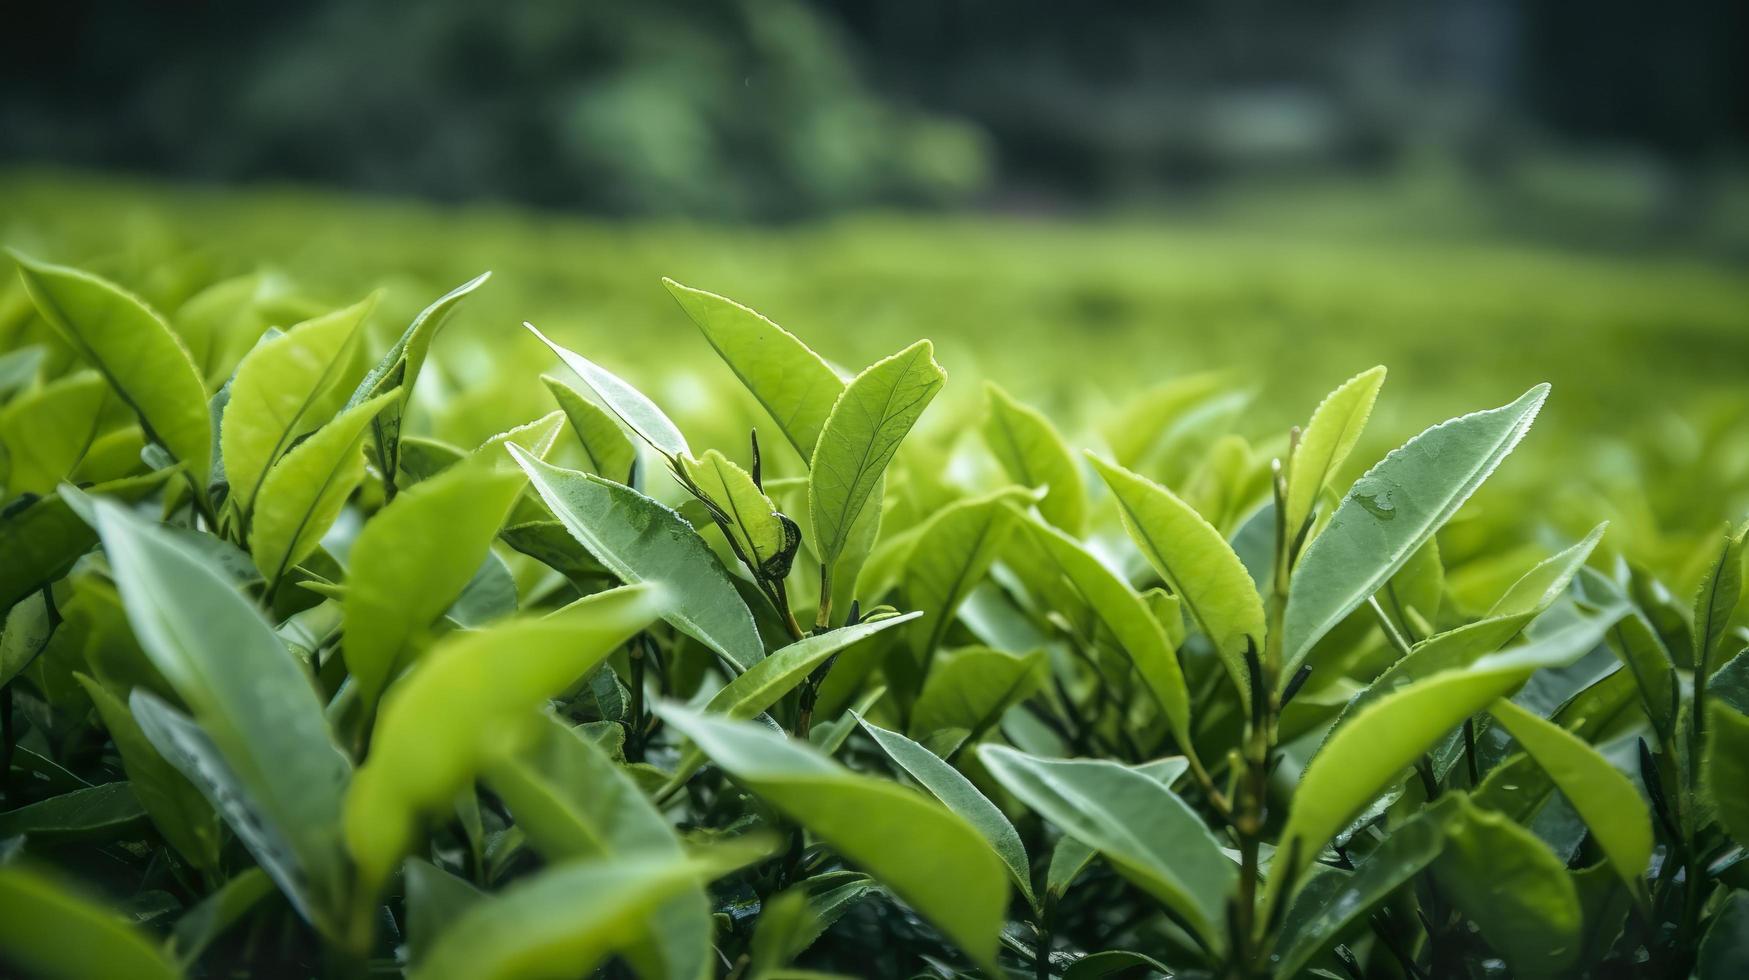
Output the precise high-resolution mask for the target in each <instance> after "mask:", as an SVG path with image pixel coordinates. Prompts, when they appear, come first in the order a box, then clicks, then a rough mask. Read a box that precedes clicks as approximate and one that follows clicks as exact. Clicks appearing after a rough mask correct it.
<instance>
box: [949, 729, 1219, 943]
mask: <svg viewBox="0 0 1749 980" xmlns="http://www.w3.org/2000/svg"><path fill="white" fill-rule="evenodd" d="M978 758H979V759H980V760H982V761H983V763H984V765H985V766H986V767H987V768H988V769H989V770H990V774H991V775H992V776H994V777H995V778H996V781H997V782H999V783H1001V784H1002V786H1003V788H1004V789H1006V790H1008V791H1009V792H1010V793H1013V794H1014V795H1015V796H1017V797H1019V798H1020V800H1021V802H1023V803H1025V804H1026V805H1027V806H1029V807H1031V808H1032V809H1034V810H1036V811H1038V813H1039V815H1040V816H1042V817H1044V818H1045V819H1047V820H1049V821H1050V822H1052V823H1054V824H1056V825H1057V826H1058V827H1060V828H1062V830H1063V833H1065V834H1068V835H1069V836H1071V837H1074V838H1075V839H1077V840H1079V841H1081V842H1082V843H1083V844H1086V845H1087V846H1089V847H1091V848H1093V849H1095V850H1097V851H1098V852H1099V853H1100V854H1102V855H1104V856H1105V859H1106V860H1108V861H1110V862H1111V863H1112V866H1113V867H1115V868H1117V869H1118V871H1120V872H1122V874H1123V876H1124V877H1126V878H1128V879H1129V880H1130V881H1131V882H1133V883H1135V885H1136V887H1138V888H1141V889H1142V890H1143V891H1146V892H1147V893H1148V894H1150V895H1152V896H1154V897H1155V898H1156V899H1158V900H1159V901H1160V902H1161V903H1162V904H1164V905H1165V906H1166V907H1167V908H1169V909H1171V910H1172V911H1173V913H1175V916H1176V917H1177V918H1178V919H1179V920H1181V921H1182V922H1183V923H1184V924H1185V925H1186V926H1187V927H1188V928H1189V929H1191V930H1192V931H1194V932H1195V933H1197V935H1199V936H1201V937H1202V940H1203V941H1204V942H1205V943H1206V944H1207V945H1208V946H1209V947H1210V948H1211V949H1217V950H1218V949H1222V948H1224V947H1225V945H1226V936H1225V934H1224V932H1223V930H1222V927H1221V923H1222V921H1223V915H1224V913H1223V911H1222V905H1223V903H1224V902H1225V901H1226V896H1227V894H1228V892H1229V891H1230V890H1231V889H1232V887H1233V885H1234V883H1235V882H1236V881H1237V880H1238V868H1237V867H1235V866H1234V864H1233V862H1232V861H1230V860H1228V859H1227V856H1226V855H1224V854H1222V853H1221V846H1220V842H1219V841H1217V840H1216V839H1215V837H1214V835H1213V834H1211V833H1210V832H1209V829H1208V827H1206V826H1205V825H1204V824H1203V822H1202V819H1201V818H1200V817H1198V816H1197V815H1196V812H1195V811H1193V810H1192V809H1190V807H1189V806H1187V805H1186V804H1185V803H1184V801H1183V800H1181V799H1179V798H1178V796H1177V795H1176V794H1174V793H1173V792H1172V791H1171V790H1170V789H1168V788H1166V787H1165V786H1164V785H1162V784H1161V783H1159V782H1158V781H1156V780H1154V779H1150V778H1148V777H1147V776H1146V775H1144V774H1142V773H1140V772H1138V771H1136V770H1134V769H1130V768H1127V767H1125V766H1120V765H1118V764H1116V763H1114V762H1108V761H1105V760H1103V759H1042V758H1039V757H1037V756H1029V755H1027V754H1025V753H1023V752H1017V751H1015V750H1014V749H1011V748H1008V747H1006V746H1001V745H985V746H981V747H980V748H979V749H978Z"/></svg>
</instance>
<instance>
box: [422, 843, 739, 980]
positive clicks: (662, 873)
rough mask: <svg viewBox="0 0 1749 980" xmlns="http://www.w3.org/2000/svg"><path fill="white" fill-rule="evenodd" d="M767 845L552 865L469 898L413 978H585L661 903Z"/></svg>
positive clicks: (629, 938) (736, 865)
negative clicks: (491, 892)
mask: <svg viewBox="0 0 1749 980" xmlns="http://www.w3.org/2000/svg"><path fill="white" fill-rule="evenodd" d="M767 850H768V849H767V848H753V847H749V846H748V845H747V844H745V843H743V842H735V843H733V844H718V845H715V846H713V847H711V848H709V849H707V850H704V851H701V852H696V853H694V854H691V855H686V856H680V855H669V854H647V853H646V854H628V855H622V856H617V857H613V858H609V859H606V860H599V861H593V860H591V861H570V862H566V863H564V864H560V865H557V866H554V867H551V868H548V869H547V870H545V871H542V872H540V873H538V874H535V875H532V876H530V877H528V878H525V879H523V880H522V881H519V882H517V883H516V884H514V885H511V886H510V887H509V888H506V889H505V890H504V891H503V892H501V893H500V894H498V895H495V896H492V897H489V898H485V899H482V900H480V901H479V902H477V903H475V904H473V905H471V906H469V907H468V908H467V909H466V910H465V911H463V912H462V913H461V915H459V916H458V917H457V918H456V919H455V921H454V922H453V923H451V925H450V927H449V929H448V930H447V931H446V932H445V933H444V934H443V937H442V938H441V939H439V940H438V942H437V944H436V946H435V948H433V949H432V950H431V951H430V953H429V954H427V955H426V956H425V957H424V958H423V959H422V960H421V961H420V963H419V964H418V965H417V966H415V967H414V968H413V970H412V971H410V972H409V973H408V977H409V978H410V980H450V978H455V980H508V978H512V977H577V976H587V975H588V974H589V973H590V972H591V971H593V970H594V969H595V967H596V966H597V965H599V964H600V963H601V961H602V960H604V959H606V958H607V957H608V955H609V954H611V953H613V952H615V951H617V950H620V949H623V948H625V946H626V945H627V944H628V942H630V941H632V940H633V939H635V937H636V936H637V935H638V934H639V932H640V923H642V922H643V920H644V919H645V918H647V917H648V916H649V915H650V913H651V912H652V911H653V910H654V909H656V908H657V907H658V906H660V905H661V904H662V903H664V902H666V901H667V900H668V899H670V898H672V897H673V896H674V895H676V894H679V893H681V892H683V891H685V890H687V889H690V888H697V887H698V886H699V884H701V883H702V882H705V881H708V880H710V879H712V878H716V877H720V876H722V875H725V874H728V873H729V872H731V871H734V870H736V869H738V868H740V867H742V866H743V865H746V864H750V863H752V862H753V861H756V860H759V859H760V858H762V857H764V856H765V854H766V852H767Z"/></svg>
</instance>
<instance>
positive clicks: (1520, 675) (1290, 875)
mask: <svg viewBox="0 0 1749 980" xmlns="http://www.w3.org/2000/svg"><path fill="white" fill-rule="evenodd" d="M1594 630H1601V627H1599V626H1597V625H1596V624H1595V623H1590V622H1583V623H1580V624H1577V625H1575V626H1574V627H1571V628H1569V629H1564V630H1561V631H1559V632H1557V633H1554V634H1551V635H1550V636H1548V637H1545V638H1543V639H1539V640H1538V641H1536V642H1534V643H1531V644H1529V645H1527V646H1523V647H1519V648H1516V649H1513V650H1507V651H1505V652H1503V653H1497V654H1493V655H1491V656H1487V657H1482V658H1480V659H1478V660H1476V661H1474V662H1473V663H1471V664H1469V665H1468V666H1466V667H1460V668H1457V669H1451V670H1445V671H1441V672H1439V673H1436V674H1433V675H1432V676H1430V677H1426V678H1424V679H1422V680H1419V681H1417V682H1415V683H1412V684H1409V685H1408V686H1406V687H1402V688H1398V689H1396V690H1392V691H1391V692H1390V693H1388V694H1385V695H1384V696H1382V697H1379V698H1378V699H1376V700H1374V701H1372V702H1371V703H1369V704H1367V705H1366V706H1364V707H1362V708H1360V709H1359V710H1357V711H1354V712H1353V713H1351V714H1350V715H1349V716H1348V717H1347V718H1345V719H1344V720H1343V721H1342V722H1341V724H1339V725H1338V726H1337V727H1336V729H1335V730H1334V731H1332V732H1331V733H1330V736H1329V737H1328V738H1327V739H1325V741H1324V744H1323V746H1322V747H1320V748H1319V749H1318V753H1317V754H1316V755H1314V756H1312V760H1311V762H1310V763H1308V764H1307V765H1306V769H1305V772H1304V773H1303V774H1301V776H1300V782H1299V786H1298V787H1297V788H1295V790H1294V796H1293V807H1292V809H1291V810H1290V811H1289V812H1288V819H1287V825H1286V827H1284V828H1283V829H1282V833H1281V839H1280V843H1279V844H1278V845H1277V847H1276V852H1277V854H1278V857H1277V858H1276V860H1275V865H1274V869H1275V873H1274V874H1273V875H1272V876H1271V877H1270V880H1269V889H1270V895H1271V901H1272V902H1274V901H1280V900H1282V899H1283V898H1285V897H1286V896H1284V895H1281V894H1279V893H1280V892H1281V890H1282V888H1283V886H1284V884H1285V883H1286V882H1287V881H1289V880H1293V879H1296V878H1298V876H1299V874H1300V872H1302V871H1304V870H1305V868H1306V867H1307V865H1310V864H1311V863H1312V862H1313V861H1314V860H1316V859H1317V857H1318V855H1319V853H1320V852H1321V851H1322V850H1323V848H1324V845H1325V844H1326V843H1327V842H1329V840H1330V839H1331V838H1332V837H1334V836H1336V832H1337V831H1339V830H1341V829H1342V828H1344V827H1346V826H1348V823H1349V822H1350V821H1351V820H1353V819H1354V818H1355V817H1356V816H1358V815H1359V814H1360V813H1361V811H1362V810H1364V809H1366V807H1367V805H1368V804H1370V803H1372V801H1373V799H1374V798H1375V797H1377V796H1378V794H1379V793H1380V792H1381V791H1383V790H1384V789H1385V788H1386V787H1387V786H1389V785H1390V784H1391V782H1392V781H1393V780H1394V779H1395V778H1396V777H1397V775H1398V774H1399V773H1401V772H1402V771H1403V770H1404V769H1405V768H1407V767H1408V766H1409V765H1410V764H1411V763H1413V762H1414V761H1415V760H1416V759H1418V758H1420V757H1421V755H1422V753H1424V752H1426V751H1427V750H1428V749H1429V748H1432V747H1433V745H1434V744H1435V743H1436V742H1438V741H1439V740H1440V739H1441V738H1443V737H1445V735H1446V734H1447V733H1448V732H1450V731H1451V730H1452V729H1454V728H1456V727H1457V726H1458V725H1461V724H1463V722H1464V719H1466V718H1468V717H1470V716H1471V715H1473V714H1475V713H1477V712H1478V711H1481V710H1482V709H1483V708H1485V707H1487V706H1488V705H1489V704H1491V703H1493V701H1494V699H1496V698H1500V697H1505V696H1506V695H1508V694H1510V693H1511V692H1513V691H1515V690H1517V689H1518V687H1519V686H1520V685H1522V684H1523V683H1524V682H1525V681H1527V680H1529V679H1530V676H1531V674H1533V673H1535V672H1536V670H1537V669H1538V668H1541V667H1557V666H1563V665H1565V664H1569V663H1572V662H1573V661H1575V660H1577V659H1579V658H1580V657H1582V656H1584V655H1585V654H1586V653H1588V652H1590V650H1591V648H1592V646H1594V645H1595V643H1596V640H1593V641H1592V643H1591V644H1590V645H1581V644H1579V643H1577V642H1575V636H1576V635H1591V636H1596V635H1599V634H1598V633H1595V632H1591V631H1594Z"/></svg>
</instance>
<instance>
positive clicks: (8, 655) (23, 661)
mask: <svg viewBox="0 0 1749 980" xmlns="http://www.w3.org/2000/svg"><path fill="white" fill-rule="evenodd" d="M54 633H55V623H54V620H53V619H51V618H50V616H49V604H48V600H47V598H46V597H44V595H43V594H42V593H41V592H38V593H37V594H36V595H33V596H30V597H28V598H26V599H25V600H24V601H22V602H20V603H18V604H17V605H15V606H13V607H12V610H11V611H10V612H8V613H7V614H6V628H5V631H4V632H0V687H4V686H5V685H6V684H9V683H11V681H12V678H14V677H17V676H18V675H19V674H20V673H22V672H23V671H24V669H25V668H26V667H29V666H30V665H31V662H32V661H34V660H35V659H36V658H37V656H38V655H40V654H41V653H42V652H43V650H44V649H45V648H47V647H48V645H49V639H50V638H51V637H53V636H54Z"/></svg>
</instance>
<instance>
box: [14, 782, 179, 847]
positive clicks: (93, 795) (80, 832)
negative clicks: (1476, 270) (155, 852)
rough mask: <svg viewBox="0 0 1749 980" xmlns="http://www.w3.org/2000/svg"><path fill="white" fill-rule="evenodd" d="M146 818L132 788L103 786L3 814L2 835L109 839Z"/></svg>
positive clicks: (89, 787)
mask: <svg viewBox="0 0 1749 980" xmlns="http://www.w3.org/2000/svg"><path fill="white" fill-rule="evenodd" d="M145 817H146V811H145V810H144V809H142V808H141V806H140V801H139V799H138V798H137V797H135V796H134V789H133V787H132V786H131V785H129V784H128V783H126V782H120V783H102V784H100V785H97V786H85V787H82V788H80V789H76V790H73V791H72V792H70V793H63V794H61V795H60V796H51V797H49V798H48V799H46V800H39V801H37V802H35V803H31V804H28V805H25V806H21V807H19V808H18V809H16V810H8V811H6V812H5V813H0V836H4V837H12V836H14V835H17V834H24V835H27V836H29V837H31V838H33V839H41V840H44V841H56V842H66V841H76V840H86V839H96V840H107V839H112V838H114V837H116V836H118V835H119V834H120V833H122V832H125V831H126V830H128V829H130V828H133V827H137V826H139V825H140V824H141V823H142V822H143V821H144V819H145Z"/></svg>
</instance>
